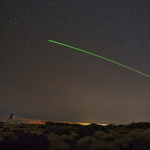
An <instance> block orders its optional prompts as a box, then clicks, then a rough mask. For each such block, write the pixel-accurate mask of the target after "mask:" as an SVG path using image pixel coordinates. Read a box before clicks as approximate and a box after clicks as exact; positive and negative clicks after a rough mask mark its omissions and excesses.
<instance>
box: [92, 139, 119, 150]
mask: <svg viewBox="0 0 150 150" xmlns="http://www.w3.org/2000/svg"><path fill="white" fill-rule="evenodd" d="M90 150H120V148H119V146H117V145H116V144H115V143H114V142H107V141H99V140H96V141H94V142H92V143H91V145H90Z"/></svg>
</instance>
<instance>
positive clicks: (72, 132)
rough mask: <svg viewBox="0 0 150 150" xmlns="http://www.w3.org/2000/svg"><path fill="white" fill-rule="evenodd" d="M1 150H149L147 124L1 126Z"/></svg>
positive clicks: (149, 137)
mask: <svg viewBox="0 0 150 150" xmlns="http://www.w3.org/2000/svg"><path fill="white" fill-rule="evenodd" d="M0 149H1V150H9V149H15V150H149V149H150V123H148V122H140V123H131V124H127V125H114V124H109V125H107V126H102V125H97V124H94V123H93V124H90V125H87V126H83V125H80V124H66V123H61V124H59V123H56V124H55V125H54V124H50V123H46V125H44V124H21V125H8V124H5V123H3V122H1V124H0Z"/></svg>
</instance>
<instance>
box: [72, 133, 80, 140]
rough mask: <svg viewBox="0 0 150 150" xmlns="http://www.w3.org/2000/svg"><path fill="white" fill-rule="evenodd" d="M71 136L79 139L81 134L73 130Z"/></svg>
mask: <svg viewBox="0 0 150 150" xmlns="http://www.w3.org/2000/svg"><path fill="white" fill-rule="evenodd" d="M71 136H72V137H73V138H74V139H78V138H79V134H77V133H76V132H72V133H71Z"/></svg>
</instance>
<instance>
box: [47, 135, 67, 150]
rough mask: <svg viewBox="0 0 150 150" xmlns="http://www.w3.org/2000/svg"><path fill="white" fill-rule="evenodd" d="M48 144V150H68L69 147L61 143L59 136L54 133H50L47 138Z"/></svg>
mask: <svg viewBox="0 0 150 150" xmlns="http://www.w3.org/2000/svg"><path fill="white" fill-rule="evenodd" d="M47 139H48V141H49V144H50V150H51V149H52V150H68V149H69V145H68V144H66V143H65V142H63V141H62V139H60V138H59V136H58V135H57V134H55V133H50V134H49V135H48V137H47Z"/></svg>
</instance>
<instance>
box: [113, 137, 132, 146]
mask: <svg viewBox="0 0 150 150" xmlns="http://www.w3.org/2000/svg"><path fill="white" fill-rule="evenodd" d="M130 142H131V139H130V138H120V139H115V141H114V143H115V144H116V145H117V146H119V147H121V148H122V149H127V148H129V144H130Z"/></svg>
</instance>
